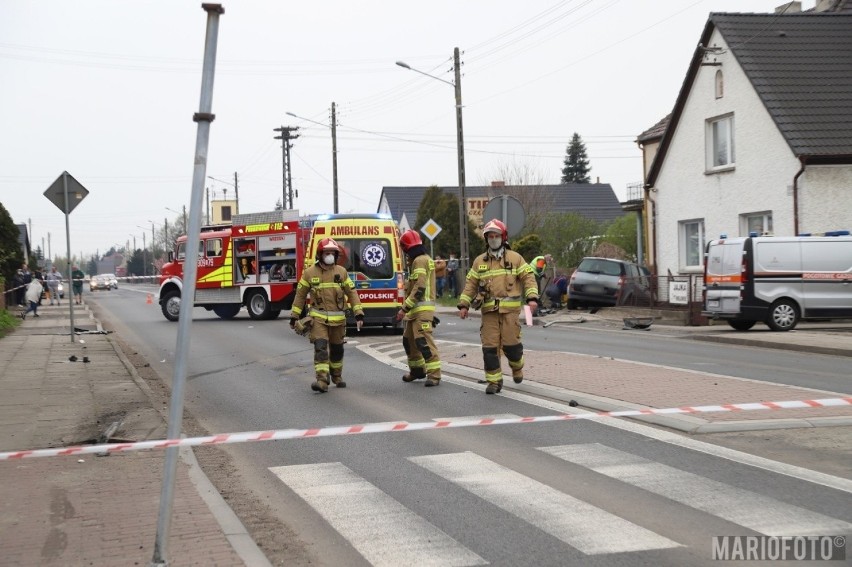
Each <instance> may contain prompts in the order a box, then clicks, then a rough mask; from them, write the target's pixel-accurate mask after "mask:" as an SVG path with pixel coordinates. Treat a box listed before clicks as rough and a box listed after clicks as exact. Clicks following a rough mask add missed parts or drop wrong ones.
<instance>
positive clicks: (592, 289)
mask: <svg viewBox="0 0 852 567" xmlns="http://www.w3.org/2000/svg"><path fill="white" fill-rule="evenodd" d="M586 293H603V286H599V285H587V286H586Z"/></svg>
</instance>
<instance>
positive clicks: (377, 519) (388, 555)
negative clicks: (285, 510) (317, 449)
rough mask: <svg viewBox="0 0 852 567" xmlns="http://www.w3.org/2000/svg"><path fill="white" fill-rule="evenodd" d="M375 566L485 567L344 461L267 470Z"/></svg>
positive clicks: (457, 543)
mask: <svg viewBox="0 0 852 567" xmlns="http://www.w3.org/2000/svg"><path fill="white" fill-rule="evenodd" d="M269 470H270V471H271V472H272V473H273V474H274V475H275V476H277V477H278V478H279V479H281V480H282V481H283V482H284V483H285V484H286V485H287V486H289V487H290V489H292V490H293V491H294V492H295V493H296V494H298V495H299V496H300V497H301V498H302V499H303V500H305V502H307V503H308V504H310V505H311V506H312V507H313V508H314V509H315V510H316V511H317V512H318V513H319V514H320V515H321V516H322V517H323V518H324V519H325V520H326V521H327V522H328V523H329V524H330V525H331V526H332V527H333V528H334V529H335V530H337V531H338V532H339V533H340V534H341V535H342V536H343V537H344V538H346V540H347V541H349V543H350V544H352V546H353V547H354V548H355V549H357V550H358V553H360V554H361V555H363V556H364V558H365V559H366V560H367V561H369V562H370V563H371V564H372V565H376V566H379V567H383V566H388V567H399V566H400V565H418V566H421V565H424V566H433V565H434V566H435V567H441V566H448V567H453V566H458V567H461V566H465V565H487V564H488V562H487V561H485V560H484V559H482V558H481V557H480V556H478V555H477V554H476V553H474V552H473V551H471V550H469V549H467V548H466V547H465V546H463V545H462V544H460V543H459V542H457V541H456V540H455V539H453V538H452V537H450V536H449V535H447V534H446V533H445V532H443V531H441V530H440V529H439V528H437V527H436V526H434V525H433V524H431V523H430V522H428V521H427V520H425V519H424V518H421V517H420V516H419V515H417V514H415V513H414V512H411V511H410V510H408V508H406V507H405V506H403V505H402V504H400V503H399V502H397V501H396V500H394V499H393V498H391V497H390V496H388V495H387V494H385V493H384V492H383V491H382V490H380V489H379V488H377V487H376V486H374V485H373V484H371V483H370V482H368V481H366V480H364V479H362V478H361V477H359V476H358V475H357V474H355V473H354V472H353V471H352V470H351V469H349V468H348V467H346V466H345V465H343V464H341V463H319V464H313V465H292V466H281V467H271V468H270V469H269Z"/></svg>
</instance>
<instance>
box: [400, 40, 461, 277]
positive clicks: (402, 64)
mask: <svg viewBox="0 0 852 567" xmlns="http://www.w3.org/2000/svg"><path fill="white" fill-rule="evenodd" d="M459 59H460V58H459V48H458V47H456V48H455V49H454V50H453V67H455V72H456V73H455V75H456V78H455V81H453V82H450V81H447V80H446V79H442V78H440V77H436V76H434V75H430V74H429V73H426V72H425V71H421V70H419V69H415V68H414V67H412V66H411V65H409V64H408V63H405V62H403V61H397V62H396V64H397V65H399V66H400V67H403V68H405V69H408V70H409V71H414V72H415V73H420V74H421V75H426V76H427V77H430V78H432V79H435V80H436V81H441V82H442V83H446V84H448V85H450V86H451V87H453V88H454V89H455V92H456V145H457V147H458V168H459V246H461V254H460V256H461V258H460V263H461V270H462V273H463V274H464V277H467V270H468V267H469V265H470V252H469V247H468V234H467V222H468V216H467V198H466V196H465V182H464V131H463V128H462V97H461V64H460V62H459Z"/></svg>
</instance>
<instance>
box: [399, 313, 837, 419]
mask: <svg viewBox="0 0 852 567" xmlns="http://www.w3.org/2000/svg"><path fill="white" fill-rule="evenodd" d="M453 311H454V310H453V309H451V308H440V309H439V312H440V316H441V318H442V320H444V321H445V320H448V319H449V318H450V317H453V316H454V313H453ZM625 315H629V313H627V312H624V311H619V310H603V311H602V312H601V314H600V315H597V314H595V315H590V314H588V313H587V312H582V311H572V312H568V311H563V312H557V313H554V314H550V315H547V316H545V317H540V318H538V317H537V318H535V320H534V324H535V325H536V326H545V325H547V326H548V327H550V326H553V325H557V326H561V325H577V324H581V323H584V322H586V323H591V324H596V325H598V326H599V327H601V326H603V327H609V328H623V327H624V326H625V324H624V321H623V318H624V316H625ZM652 327H653V324H652ZM658 328H659V327H658ZM629 332H632V333H636V336H637V338H638V339H641V338H642V333H643V331H641V330H631V331H629ZM664 332H678V333H692V334H694V336H693V337H692V338H693V339H696V340H706V341H715V342H726V343H731V344H741V345H750V346H760V347H764V348H784V349H786V350H796V351H803V352H819V353H823V354H834V355H838V356H852V332H846V333H831V332H823V331H799V330H796V331H790V332H786V333H776V332H770V331H767V332H762V331H757V330H756V331H751V332H748V333H741V332H734V331H733V330H732V329H730V328H729V327H728V326H727V325H724V326H721V325H717V326H714V327H688V328H687V327H677V328H673V327H669V328H668V330H667V331H664ZM437 338H438V339H439V340H440V334H439V335H438V337H437ZM476 339H478V336H477V337H476ZM439 346H440V349H441V360H442V361H443V363H444V367H445V368H447V370H448V371H449V372H453V370H454V369H455V370H456V371H460V372H461V373H462V374H464V375H467V376H468V377H471V378H477V379H481V378H483V363H482V356H481V353H480V351H479V350H478V349H477V350H476V351H475V352H471V349H470V348H469V347H462V346H459V345H457V344H452V343H441V344H440V345H439ZM403 359H404V356H403ZM524 359H525V363H526V364H525V368H524V377H525V379H524V382H523V383H522V384H520V385H516V384H515V383H514V382H513V381H512V378H511V374H506V373H507V372H508V365H507V362H506V360H505V357H504V358H503V360H502V363H503V370H504V380H503V384H504V386H503V389H504V391H520V392H527V393H530V394H535V395H541V396H545V397H550V398H556V399H562V400H564V401H568V400H575V401H577V402H578V404H579V405H580V406H582V407H584V408H588V409H592V410H598V411H614V410H634V409H647V408H657V409H659V408H672V407H677V408H679V407H685V406H701V405H722V404H735V403H748V402H771V401H792V400H802V401H804V400H814V399H822V398H835V397H847V398H848V397H852V392H849V391H846V392H836V393H826V392H824V391H821V390H812V389H808V388H799V387H794V386H786V385H780V384H779V385H774V384H768V383H765V382H760V381H756V380H749V379H744V378H735V377H731V376H724V375H720V374H714V373H709V372H700V371H691V370H682V369H677V368H671V367H667V366H660V365H654V364H645V363H639V362H630V361H624V360H616V359H613V358H608V357H599V356H590V355H583V354H568V353H564V352H551V351H541V350H538V351H532V350H530V349H525V356H524ZM481 387H482V388H483V389H484V388H485V386H484V385H483V386H481ZM838 394H840V395H838ZM634 419H637V420H640V421H646V422H649V423H655V424H658V425H663V426H666V427H670V428H673V429H677V430H680V431H685V432H689V433H710V432H720V431H746V430H760V429H782V428H796V427H821V426H832V425H834V426H837V425H852V405H848V406H845V407H832V408H811V409H784V410H766V411H764V410H760V411H728V412H719V413H700V414H699V413H695V414H688V415H684V414H680V415H672V416H663V415H653V416H643V417H637V418H634Z"/></svg>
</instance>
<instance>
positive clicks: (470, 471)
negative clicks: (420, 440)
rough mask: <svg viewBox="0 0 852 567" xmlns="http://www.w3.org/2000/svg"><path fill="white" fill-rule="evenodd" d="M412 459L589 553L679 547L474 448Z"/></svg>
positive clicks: (410, 458)
mask: <svg viewBox="0 0 852 567" xmlns="http://www.w3.org/2000/svg"><path fill="white" fill-rule="evenodd" d="M409 460H410V461H411V462H413V463H415V464H418V465H420V466H422V467H424V468H425V469H427V470H429V471H432V472H433V473H435V474H437V475H438V476H441V477H443V478H445V479H447V480H449V481H450V482H452V483H454V484H456V485H458V486H460V487H462V488H464V489H465V490H467V491H469V492H471V493H473V494H475V495H476V496H479V497H480V498H482V499H484V500H487V501H488V502H490V503H491V504H494V505H495V506H497V507H499V508H502V509H503V510H506V511H507V512H509V513H511V514H513V515H515V516H517V517H518V518H520V519H522V520H524V521H526V522H529V523H530V524H532V525H534V526H535V527H537V528H539V529H541V530H543V531H545V532H547V533H548V534H550V535H552V536H554V537H556V538H558V539H559V540H561V541H564V542H565V543H567V544H569V545H571V546H572V547H575V548H576V549H578V550H579V551H582V552H583V553H586V554H589V555H599V554H603V553H622V552H628V551H642V550H648V549H667V548H672V547H680V545H679V544H678V543H676V542H674V541H672V540H670V539H667V538H665V537H663V536H661V535H658V534H655V533H654V532H651V531H649V530H646V529H645V528H642V527H640V526H637V525H635V524H633V523H631V522H629V521H627V520H625V519H623V518H620V517H618V516H615V515H613V514H610V513H609V512H606V511H605V510H601V509H600V508H596V507H595V506H592V505H591V504H588V503H586V502H583V501H582V500H578V499H576V498H574V497H573V496H569V495H567V494H564V493H562V492H560V491H558V490H556V489H554V488H551V487H549V486H547V485H545V484H542V483H540V482H538V481H537V480H534V479H531V478H529V477H527V476H524V475H522V474H520V473H517V472H514V471H512V470H510V469H507V468H506V467H504V466H502V465H499V464H497V463H495V462H493V461H490V460H488V459H486V458H484V457H481V456H479V455H476V454H474V453H453V454H448V455H427V456H421V457H409Z"/></svg>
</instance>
